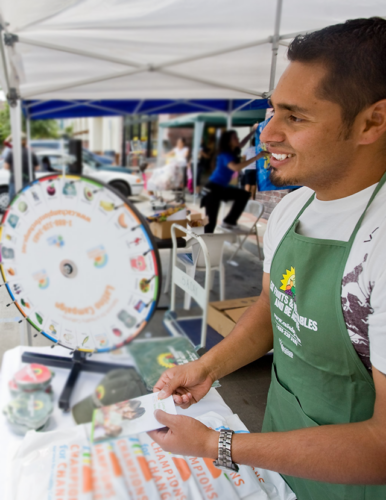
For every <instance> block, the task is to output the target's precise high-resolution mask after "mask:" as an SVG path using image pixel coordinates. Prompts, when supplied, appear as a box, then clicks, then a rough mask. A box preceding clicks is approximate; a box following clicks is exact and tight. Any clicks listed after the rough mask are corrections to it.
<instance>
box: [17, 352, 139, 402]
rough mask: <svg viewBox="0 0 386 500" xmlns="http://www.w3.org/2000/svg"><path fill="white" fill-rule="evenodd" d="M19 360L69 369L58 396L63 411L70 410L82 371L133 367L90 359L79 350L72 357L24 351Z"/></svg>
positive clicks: (100, 371)
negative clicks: (72, 396)
mask: <svg viewBox="0 0 386 500" xmlns="http://www.w3.org/2000/svg"><path fill="white" fill-rule="evenodd" d="M21 360H22V362H23V363H40V364H41V365H45V366H53V367H55V368H65V369H66V370H70V373H69V375H68V377H67V381H66V384H65V386H64V388H63V391H62V393H61V395H60V397H59V408H60V409H62V410H63V411H69V410H70V398H71V394H72V391H73V389H74V387H75V384H76V381H77V380H78V377H79V375H80V373H81V372H82V371H83V372H94V373H107V372H109V371H111V370H117V369H120V368H124V369H126V370H127V369H130V368H131V369H134V368H133V367H130V366H127V365H120V364H117V363H104V362H103V363H102V362H100V361H91V360H90V359H87V353H85V352H81V351H74V354H73V356H72V358H65V357H63V356H51V355H49V354H38V353H35V352H24V353H23V354H22V356H21Z"/></svg>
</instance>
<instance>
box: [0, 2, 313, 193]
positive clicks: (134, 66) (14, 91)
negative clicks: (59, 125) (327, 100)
mask: <svg viewBox="0 0 386 500" xmlns="http://www.w3.org/2000/svg"><path fill="white" fill-rule="evenodd" d="M282 10H283V0H277V3H276V15H275V25H274V33H273V36H269V37H266V38H263V39H259V40H254V41H252V42H249V43H245V44H239V45H233V46H230V47H227V48H224V49H220V50H214V51H208V52H204V53H200V54H196V55H193V56H189V57H185V58H178V59H174V60H171V61H168V62H165V63H162V64H151V63H148V64H140V63H137V62H135V61H130V60H127V59H121V58H119V57H114V56H106V55H102V54H96V53H94V52H92V51H85V50H82V49H80V48H71V47H66V46H61V45H57V44H52V43H48V42H40V41H36V40H32V39H30V38H28V36H24V35H22V36H18V35H15V34H12V33H9V32H8V30H7V28H6V26H5V23H4V22H3V20H2V19H0V35H1V42H0V47H1V50H0V52H1V62H2V65H3V68H4V73H5V78H6V85H7V87H8V88H7V89H6V93H7V99H8V102H9V103H10V109H11V127H12V135H13V139H14V146H16V148H15V149H14V166H15V168H14V171H15V188H16V191H18V190H19V189H20V188H21V186H22V177H21V168H22V165H21V147H20V136H21V99H31V98H33V97H36V96H38V95H40V94H42V93H44V94H47V93H50V92H55V91H59V90H64V89H69V88H76V87H79V86H82V85H86V84H92V83H98V82H105V81H108V80H113V79H116V78H121V77H123V76H129V75H134V74H138V73H143V72H146V71H149V72H159V73H162V74H166V75H169V76H173V77H176V78H181V79H185V80H190V81H195V82H198V83H203V84H206V85H210V86H215V87H217V88H219V87H221V88H225V89H228V90H232V91H237V92H241V93H244V94H248V95H250V96H251V98H252V97H253V99H251V100H254V99H256V98H267V97H269V96H270V95H271V93H272V91H273V89H274V86H275V76H276V63H277V54H278V48H279V45H287V43H286V40H288V39H291V38H294V37H295V36H297V35H299V34H302V33H307V32H309V31H302V32H297V33H287V34H284V35H280V21H281V15H282ZM17 42H20V43H24V44H27V45H31V46H32V45H34V46H39V47H43V48H46V49H52V50H56V51H61V52H65V53H69V54H74V55H78V56H84V57H89V58H93V59H96V60H100V61H102V60H103V61H106V62H110V63H115V64H120V65H122V66H125V67H126V68H130V69H126V70H125V71H121V72H114V73H111V74H109V75H103V76H99V77H93V78H88V79H83V80H79V81H77V82H72V83H67V84H62V85H53V86H47V87H45V88H40V89H36V90H34V91H30V92H26V93H25V94H24V95H23V96H20V94H19V85H18V82H19V81H20V80H19V78H18V75H16V74H15V68H14V67H13V66H12V65H11V64H10V63H9V61H8V60H7V57H6V51H5V47H6V48H7V49H8V51H12V50H13V46H14V44H15V43H17ZM266 43H271V45H272V60H271V71H270V83H269V89H268V91H267V92H259V91H256V90H253V89H245V88H242V87H238V86H235V85H229V84H224V83H222V82H217V81H213V80H209V79H205V78H201V77H196V76H193V75H186V74H183V73H180V72H178V71H174V70H171V69H169V68H172V67H174V66H178V65H179V64H183V63H187V62H192V61H197V60H200V59H204V58H207V57H213V56H217V55H223V54H227V53H230V52H234V51H238V50H242V49H246V48H250V47H256V46H258V45H264V44H266ZM8 68H10V71H11V75H10V73H9V71H8ZM38 102H45V100H40V101H38ZM66 102H68V104H67V105H66V106H63V107H62V108H57V110H59V109H70V108H73V107H76V106H78V105H79V101H76V100H75V101H74V100H69V101H66ZM142 102H143V101H140V102H139V104H138V110H137V112H139V110H140V108H141V105H142ZM181 102H185V103H189V100H182V101H181ZM250 102H251V101H248V103H250ZM248 103H245V104H243V105H242V106H240V107H238V108H237V110H240V109H242V108H243V107H244V106H246V105H247V104H248ZM173 104H174V103H173ZM173 104H171V103H170V104H166V105H164V106H160V107H159V108H158V110H159V111H161V109H162V110H165V109H167V108H168V107H171V106H172V105H173ZM34 105H36V103H32V104H28V105H27V106H26V111H27V124H28V125H27V126H28V132H30V125H29V118H30V110H31V107H32V106H34ZM86 105H87V106H89V107H90V108H94V109H100V110H101V111H102V110H103V111H105V112H106V111H112V112H113V113H116V114H117V115H123V116H128V115H131V114H132V113H123V112H119V111H118V110H114V109H113V108H109V107H106V106H101V105H100V104H96V103H95V100H92V101H88V102H87V103H86ZM202 107H203V108H204V107H205V106H204V105H203V106H202ZM237 110H232V101H231V100H230V101H229V109H228V113H227V117H228V118H227V128H228V129H229V128H230V127H231V126H232V113H234V112H235V111H237ZM155 111H157V108H156V109H153V110H146V114H150V113H151V112H152V113H154V112H155ZM207 111H215V109H210V107H208V109H207ZM51 112H52V110H51ZM38 114H39V115H44V114H48V112H47V111H46V112H44V111H42V112H41V113H38ZM195 128H196V125H195ZM200 128H202V127H200ZM195 132H197V133H195V141H194V142H195V143H194V148H193V160H194V161H193V163H194V170H193V172H194V173H193V175H194V184H195V180H196V169H197V162H198V149H199V142H198V138H199V136H200V135H202V130H197V131H196V130H195ZM200 132H201V134H200ZM30 175H31V166H30Z"/></svg>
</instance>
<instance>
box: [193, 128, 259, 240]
mask: <svg viewBox="0 0 386 500" xmlns="http://www.w3.org/2000/svg"><path fill="white" fill-rule="evenodd" d="M256 127H257V124H256V125H254V126H253V129H252V131H251V132H250V134H248V135H247V136H246V137H245V138H244V139H243V140H242V141H241V143H240V141H239V138H238V135H237V132H236V131H235V130H227V131H226V132H223V133H222V135H221V138H220V144H219V154H218V156H217V160H216V168H215V170H214V172H213V174H212V175H211V176H210V178H209V182H208V184H207V185H206V186H205V187H204V189H203V198H202V201H201V206H204V207H205V211H206V215H207V217H208V218H209V223H208V224H207V225H206V226H205V232H206V233H213V232H214V229H215V227H216V223H217V215H218V210H219V207H220V202H221V201H233V202H234V203H233V205H232V208H231V209H230V211H229V213H228V215H227V216H226V217H225V219H224V220H223V222H222V224H221V226H222V227H223V228H225V229H233V230H237V229H238V226H237V221H238V219H239V217H240V215H241V214H242V213H243V210H244V208H245V205H246V204H247V202H248V199H249V196H250V194H249V193H248V192H246V191H244V190H243V189H239V188H237V187H233V186H229V183H230V181H231V179H232V176H233V174H234V173H235V172H240V171H241V170H242V169H243V168H245V167H247V166H248V165H250V164H251V163H253V162H256V160H258V159H259V158H262V157H263V156H264V155H268V154H269V153H267V152H266V151H263V152H261V153H259V154H258V155H255V156H253V157H252V158H250V159H249V160H247V161H240V150H241V148H242V147H243V146H244V145H245V144H246V143H247V142H248V141H249V139H250V138H251V136H252V134H254V133H255V130H256Z"/></svg>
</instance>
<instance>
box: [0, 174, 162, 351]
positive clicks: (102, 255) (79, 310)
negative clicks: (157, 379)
mask: <svg viewBox="0 0 386 500" xmlns="http://www.w3.org/2000/svg"><path fill="white" fill-rule="evenodd" d="M0 244H1V264H0V269H1V273H2V275H3V278H4V282H5V284H6V288H7V290H8V292H9V295H10V296H11V298H12V301H13V302H14V303H15V305H16V307H17V308H18V309H19V311H20V313H21V314H22V315H23V316H24V317H25V318H26V319H27V321H28V322H29V323H30V324H31V325H32V326H33V327H34V328H35V329H36V330H37V331H38V332H40V333H41V334H43V335H45V336H46V337H47V338H49V339H50V340H51V341H52V342H55V343H56V344H59V345H62V346H64V347H67V348H70V349H72V350H79V351H85V352H105V351H110V350H113V349H117V348H119V347H121V346H122V345H124V344H126V343H128V342H130V340H132V339H133V338H135V337H136V336H137V335H138V334H139V333H140V332H141V331H142V330H143V328H144V327H145V326H146V324H147V323H148V322H149V320H150V318H151V316H152V314H153V312H154V309H155V307H156V303H157V301H158V296H159V274H160V264H159V256H158V251H157V249H156V246H155V244H154V242H153V238H152V235H151V233H150V232H149V231H148V228H147V224H146V222H145V221H144V219H143V218H142V216H141V215H140V213H139V212H137V210H136V209H135V207H134V206H132V205H131V204H130V203H129V202H128V201H127V199H125V198H123V197H122V196H121V195H119V194H118V193H117V192H116V191H114V190H113V189H112V188H110V187H109V186H107V185H103V184H101V183H100V182H96V181H94V180H93V179H91V178H87V177H82V176H62V175H59V174H55V175H51V176H47V177H43V178H41V179H39V180H37V181H35V182H33V183H32V184H30V185H28V186H27V187H26V188H24V189H23V190H22V191H21V192H20V193H18V195H17V196H16V197H15V198H14V199H13V200H12V203H11V205H10V207H9V209H8V210H7V212H6V213H5V214H4V217H3V222H2V228H1V230H0Z"/></svg>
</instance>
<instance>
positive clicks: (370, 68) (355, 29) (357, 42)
mask: <svg viewBox="0 0 386 500" xmlns="http://www.w3.org/2000/svg"><path fill="white" fill-rule="evenodd" d="M288 59H289V60H290V61H298V62H302V63H311V62H315V63H317V62H320V63H322V64H324V65H326V67H327V70H328V74H327V76H326V77H325V78H324V80H323V82H322V84H321V86H320V88H319V89H318V96H319V97H321V98H322V99H327V100H329V101H332V102H335V103H337V104H339V105H340V106H341V108H342V120H343V123H344V124H345V126H346V127H347V128H351V125H352V124H353V122H354V120H355V118H356V116H357V115H358V113H360V112H361V111H362V110H363V109H365V108H366V107H368V106H371V104H374V103H375V102H377V101H380V100H381V99H386V20H385V19H382V18H380V17H371V18H369V19H352V20H349V21H346V22H345V23H343V24H335V25H333V26H328V27H327V28H323V29H321V30H319V31H314V32H312V33H308V34H306V35H298V36H297V37H296V38H295V39H294V40H293V41H292V43H291V44H290V46H289V48H288Z"/></svg>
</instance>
